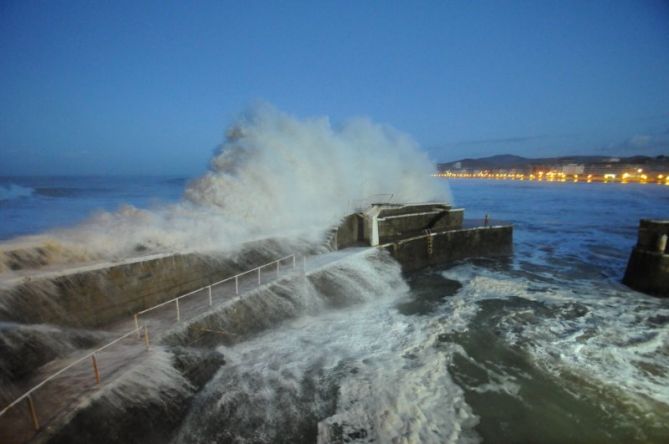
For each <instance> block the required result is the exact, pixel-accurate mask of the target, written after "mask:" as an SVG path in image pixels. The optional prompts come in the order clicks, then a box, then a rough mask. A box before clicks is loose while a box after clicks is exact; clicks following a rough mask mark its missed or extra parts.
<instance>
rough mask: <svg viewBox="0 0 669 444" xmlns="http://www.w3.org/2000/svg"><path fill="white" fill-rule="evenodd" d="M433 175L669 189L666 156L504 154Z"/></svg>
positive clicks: (462, 162) (451, 166) (461, 163)
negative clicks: (526, 156)
mask: <svg viewBox="0 0 669 444" xmlns="http://www.w3.org/2000/svg"><path fill="white" fill-rule="evenodd" d="M435 176H438V177H446V178H452V179H494V180H533V181H546V182H584V183H592V182H604V183H614V182H617V183H644V184H645V183H654V184H660V185H667V186H669V156H657V157H648V156H633V157H608V156H569V157H554V158H542V159H529V158H525V157H520V156H513V155H509V154H504V155H498V156H491V157H485V158H480V159H462V160H458V161H455V162H449V163H440V164H438V165H437V173H436V174H435Z"/></svg>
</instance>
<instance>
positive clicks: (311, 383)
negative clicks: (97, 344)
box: [173, 251, 477, 443]
mask: <svg viewBox="0 0 669 444" xmlns="http://www.w3.org/2000/svg"><path fill="white" fill-rule="evenodd" d="M309 279H310V280H311V281H313V282H314V285H313V286H312V287H310V289H311V294H310V295H309V296H310V297H311V298H313V299H319V300H323V301H324V302H325V303H324V304H322V309H321V311H320V312H315V313H314V312H313V311H312V312H310V313H309V314H306V315H303V316H301V317H300V318H297V319H295V320H292V321H290V322H285V323H284V324H283V325H280V326H278V327H277V328H275V329H273V330H272V331H271V332H267V333H266V334H261V335H258V336H256V337H254V338H250V339H248V340H246V341H244V342H241V343H238V344H235V345H234V346H226V347H221V348H220V351H221V352H222V353H223V354H224V355H225V356H226V361H227V363H226V365H225V366H223V367H222V368H221V370H220V371H219V373H218V374H217V375H216V376H215V377H214V378H213V379H212V380H211V381H210V382H209V384H208V385H207V386H206V388H205V389H204V391H203V393H202V394H201V395H199V396H198V397H197V398H196V401H195V402H194V404H193V407H192V409H191V411H190V413H189V415H188V417H187V418H186V420H185V422H184V425H183V426H182V428H181V431H180V432H179V434H178V435H177V436H176V437H175V438H174V441H173V442H179V443H205V442H240V443H242V442H272V443H282V442H285V443H302V442H303V443H313V442H317V441H318V442H323V443H336V442H401V441H402V440H405V441H406V442H439V443H442V442H472V441H476V435H475V433H473V431H472V428H473V427H474V426H475V425H476V422H477V419H476V416H475V415H473V414H472V413H471V411H470V409H469V407H468V406H467V404H466V403H465V402H464V398H463V392H462V390H461V389H460V388H459V387H458V386H456V385H455V384H454V383H453V381H452V380H451V378H450V376H449V374H448V372H446V365H447V364H448V360H449V355H448V354H445V353H443V352H442V350H441V349H438V348H436V347H435V345H436V344H437V335H436V332H441V331H444V330H445V329H448V328H449V327H448V326H447V325H442V324H441V322H439V320H434V321H432V322H428V323H427V325H426V324H425V322H424V318H421V317H407V316H404V315H402V314H401V313H400V312H399V310H397V308H396V304H397V303H399V302H402V301H405V300H406V298H407V297H408V292H409V288H408V286H407V285H406V283H405V282H404V280H403V278H402V274H401V270H400V267H399V265H398V264H397V263H395V262H394V261H392V260H391V259H390V258H389V257H388V255H387V254H386V253H385V252H380V251H374V252H370V253H368V254H359V255H352V256H350V257H348V258H346V259H343V260H342V261H341V262H339V263H338V264H337V266H333V267H328V268H327V269H326V270H324V271H322V272H318V278H317V279H313V278H309ZM331 303H332V304H331ZM316 305H318V304H316ZM268 309H271V307H268ZM435 323H436V324H437V326H438V327H439V328H436V327H435V325H434V324H435Z"/></svg>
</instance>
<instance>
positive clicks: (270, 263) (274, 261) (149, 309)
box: [135, 254, 295, 328]
mask: <svg viewBox="0 0 669 444" xmlns="http://www.w3.org/2000/svg"><path fill="white" fill-rule="evenodd" d="M294 257H295V255H294V254H291V255H288V256H284V257H282V258H279V259H276V260H273V261H272V262H268V263H266V264H263V265H260V266H258V267H255V268H251V269H250V270H246V271H244V272H242V273H239V274H236V275H234V276H230V277H227V278H225V279H223V280H220V281H218V282H214V283H211V284H209V285H205V286H204V287H200V288H198V289H197V290H193V291H190V292H188V293H185V294H182V295H179V296H177V297H175V298H172V299H170V300H168V301H164V302H161V303H160V304H156V305H154V306H153V307H149V308H146V309H144V310H142V311H138V312H137V313H135V325H136V326H137V327H138V324H137V316H140V315H142V314H144V313H148V312H149V311H151V310H155V309H156V308H160V307H162V306H164V305H167V304H170V303H172V302H175V301H178V300H179V299H181V298H185V297H187V296H190V295H192V294H195V293H198V292H200V291H202V290H205V289H207V288H211V287H213V286H215V285H218V284H222V283H223V282H227V281H231V280H233V279H236V278H239V277H240V276H244V275H246V274H249V273H253V272H254V271H257V270H261V269H263V268H265V267H268V266H270V265H272V264H276V263H277V262H278V263H280V262H282V261H285V260H286V259H290V258H294ZM138 328H139V327H138Z"/></svg>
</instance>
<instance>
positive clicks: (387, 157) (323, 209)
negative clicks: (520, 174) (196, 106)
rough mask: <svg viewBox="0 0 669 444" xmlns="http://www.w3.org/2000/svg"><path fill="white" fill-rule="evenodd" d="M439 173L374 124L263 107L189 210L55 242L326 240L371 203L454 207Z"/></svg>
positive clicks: (137, 213) (105, 251)
mask: <svg viewBox="0 0 669 444" xmlns="http://www.w3.org/2000/svg"><path fill="white" fill-rule="evenodd" d="M433 171H434V165H433V164H432V163H431V162H430V161H429V159H428V157H427V155H426V154H425V153H424V152H423V151H421V150H420V148H419V146H418V144H417V143H416V142H414V141H413V140H412V139H411V138H410V137H409V136H407V135H405V134H402V133H400V132H399V131H396V130H394V129H392V128H389V127H387V126H384V125H379V124H376V123H373V122H371V121H370V120H368V119H352V120H350V121H348V122H346V123H344V124H342V125H332V124H331V123H330V121H329V120H328V119H327V118H307V119H299V118H296V117H292V116H289V115H287V114H285V113H282V112H280V111H278V110H276V109H275V108H273V107H271V106H269V105H264V106H258V107H256V108H254V109H252V110H251V111H249V112H247V113H246V114H244V115H243V116H242V117H240V118H239V119H238V120H237V121H236V122H234V123H233V124H232V125H231V126H230V129H229V131H228V134H227V138H226V140H225V142H224V143H223V144H222V145H221V146H220V148H219V150H218V151H217V153H216V154H215V156H214V157H213V159H212V161H211V165H210V169H209V171H208V172H207V173H206V174H204V175H203V176H202V177H200V178H198V179H196V180H193V181H192V182H191V183H189V184H188V185H187V186H186V189H185V191H184V198H183V199H182V200H181V201H179V202H177V203H174V204H169V205H159V206H156V207H153V208H150V209H146V208H137V207H135V206H132V205H124V206H122V207H121V208H119V209H118V210H117V211H113V212H109V211H101V212H99V213H97V214H94V215H92V216H90V217H89V218H88V219H87V220H86V221H84V222H82V223H80V224H78V225H77V226H75V227H70V228H67V229H57V230H52V231H51V232H50V233H49V235H48V236H49V238H50V240H51V241H52V242H53V241H57V242H60V243H62V244H64V245H71V246H73V247H81V246H85V248H86V249H88V250H90V252H91V256H92V257H99V256H103V257H118V256H128V255H133V254H136V252H137V251H138V250H141V251H146V250H149V251H165V250H169V251H174V250H176V251H184V250H189V251H193V250H203V249H204V250H211V249H218V250H222V249H230V248H231V247H232V246H236V245H239V244H240V243H242V242H245V241H251V240H255V239H259V238H266V237H275V236H286V235H290V236H299V237H301V238H306V239H311V240H320V239H321V238H322V236H323V234H324V232H325V231H326V230H328V229H329V228H330V227H331V226H333V225H334V224H336V223H337V222H338V221H339V220H340V219H341V218H342V217H344V216H346V215H347V214H349V213H351V212H352V211H353V209H354V205H355V202H358V201H360V200H361V199H365V198H367V197H369V196H371V195H378V194H387V197H385V200H388V199H390V197H388V196H390V195H393V197H392V199H393V200H394V201H401V202H407V201H429V200H440V201H444V200H450V193H449V191H448V187H444V186H443V185H441V184H438V183H437V182H436V181H434V180H433V178H432V177H431V174H432V172H433ZM68 189H69V188H68Z"/></svg>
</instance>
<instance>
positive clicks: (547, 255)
mask: <svg viewBox="0 0 669 444" xmlns="http://www.w3.org/2000/svg"><path fill="white" fill-rule="evenodd" d="M2 180H3V181H2V182H0V183H1V184H2V185H0V190H3V189H4V191H2V193H3V194H2V195H1V196H0V197H2V200H0V213H1V214H2V216H3V217H2V220H1V222H0V224H1V227H0V229H1V231H0V233H2V234H1V235H0V237H2V238H9V237H12V236H15V235H19V234H30V233H36V232H40V231H42V230H45V229H51V228H57V227H59V226H63V225H71V224H74V223H76V222H78V221H80V220H82V219H85V218H86V217H88V216H89V215H90V213H91V212H95V211H100V210H114V209H115V208H118V207H119V206H120V205H122V204H124V203H130V204H133V205H136V206H139V207H144V208H145V207H151V206H154V205H157V204H159V203H160V202H174V201H175V200H177V199H178V198H179V196H180V195H181V193H182V191H183V186H184V183H185V181H184V180H183V179H177V178H123V179H118V178H116V179H95V178H48V179H39V178H34V179H18V178H12V179H7V178H4V179H2ZM435 180H440V179H435ZM450 187H451V191H452V195H453V197H454V200H455V204H456V205H457V206H462V207H464V208H465V209H466V211H465V215H466V217H467V218H473V219H481V218H483V217H484V215H486V214H488V215H489V217H490V218H491V220H492V222H493V223H494V222H495V221H496V220H499V221H510V222H512V223H513V224H514V254H513V256H512V257H509V258H500V259H472V260H467V261H462V262H459V263H455V264H449V265H444V266H441V267H434V268H430V269H426V270H422V271H420V272H417V273H412V274H409V275H405V274H403V273H402V272H401V270H400V268H399V266H398V265H397V264H395V263H394V262H393V261H392V260H391V259H390V258H388V257H387V256H385V255H383V254H381V253H378V252H370V253H369V254H362V255H356V256H355V257H352V258H351V259H349V260H346V261H343V263H342V264H341V265H340V266H338V267H335V268H334V269H333V271H332V273H333V276H332V277H333V282H342V284H341V285H339V286H337V288H334V289H333V293H336V297H337V300H338V301H340V302H341V301H345V303H338V304H330V303H329V302H328V298H329V297H331V295H330V296H328V295H324V294H319V292H318V291H317V289H314V288H306V289H305V290H304V294H301V296H300V297H301V298H306V299H309V298H311V299H312V300H313V301H318V303H316V302H310V303H306V302H305V304H304V305H305V306H307V305H308V306H310V307H312V308H310V309H309V310H308V311H305V312H304V313H303V315H302V316H298V317H297V318H295V319H294V320H292V321H290V322H285V323H283V324H281V325H279V326H278V327H276V328H274V329H272V330H270V331H267V332H265V333H262V334H259V335H257V336H254V337H252V338H250V339H249V340H246V341H243V342H240V343H238V344H236V345H234V346H229V347H221V348H220V351H221V352H222V353H223V354H224V356H225V358H226V364H225V365H224V366H222V367H221V368H220V370H219V372H218V373H217V374H216V376H215V377H214V378H213V379H212V380H211V381H210V382H209V383H208V384H207V386H206V387H205V389H204V390H203V391H202V392H201V393H199V394H198V395H197V397H196V399H195V401H194V402H193V404H192V406H191V408H190V412H189V414H188V416H187V418H186V419H185V420H184V422H183V424H182V426H181V427H180V429H179V430H178V431H176V432H175V435H174V438H173V442H179V443H181V442H185V443H208V442H268V443H269V442H272V443H275V442H285V443H296V442H305V443H306V442H315V441H320V442H332V443H335V442H360V443H362V442H384V443H385V442H435V443H443V442H582V443H598V442H619V443H629V442H658V443H661V442H668V441H669V370H668V369H669V301H668V300H662V299H657V298H653V297H650V296H646V295H643V294H640V293H638V292H635V291H633V290H630V289H628V288H627V287H625V286H623V285H622V284H621V283H620V279H621V278H622V275H623V273H624V269H625V264H626V261H627V258H628V256H629V253H630V251H631V248H632V247H633V245H634V243H635V242H636V233H637V226H638V222H639V219H640V218H667V217H669V187H664V186H657V185H633V184H628V185H620V184H574V183H536V182H534V183H530V182H510V181H503V182H496V181H475V180H461V181H453V182H451V183H450ZM264 309H267V310H272V309H274V307H272V306H267V307H264Z"/></svg>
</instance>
